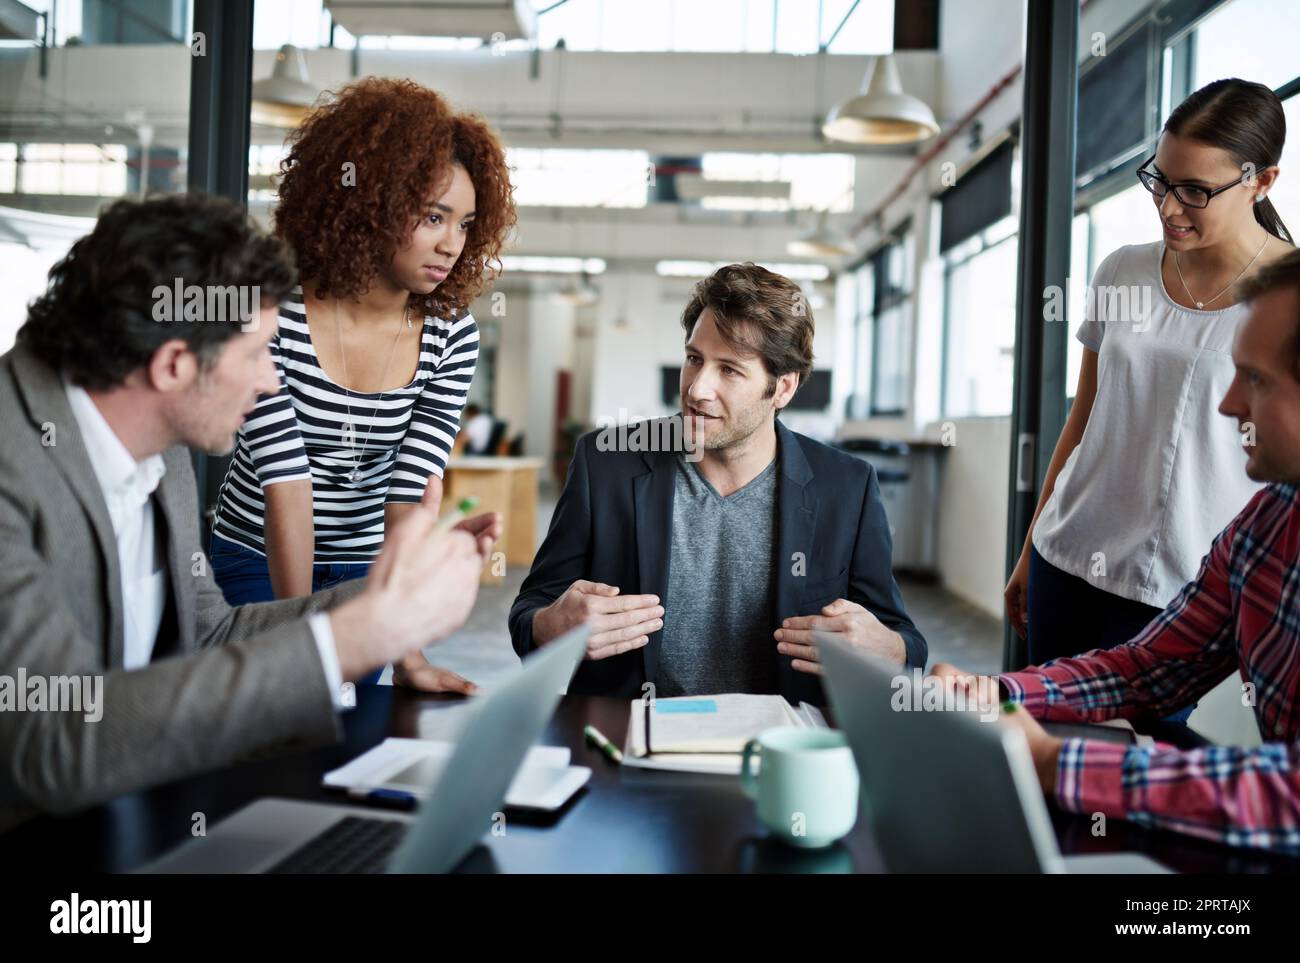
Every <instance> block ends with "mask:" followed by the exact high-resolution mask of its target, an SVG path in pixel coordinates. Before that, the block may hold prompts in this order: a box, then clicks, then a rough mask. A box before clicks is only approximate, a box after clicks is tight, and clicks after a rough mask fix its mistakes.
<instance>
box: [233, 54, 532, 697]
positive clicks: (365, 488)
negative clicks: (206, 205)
mask: <svg viewBox="0 0 1300 963" xmlns="http://www.w3.org/2000/svg"><path fill="white" fill-rule="evenodd" d="M289 145H290V148H289V153H288V156H287V157H286V158H285V159H284V161H283V162H282V163H281V168H280V170H281V176H280V184H279V205H278V207H277V209H276V212H275V230H276V233H277V234H278V235H279V236H280V237H282V238H284V239H285V240H287V241H288V242H289V243H290V245H291V246H292V247H293V249H294V252H295V253H296V255H297V259H298V268H299V271H300V273H301V276H302V284H301V285H300V287H299V288H297V289H296V290H295V291H294V292H293V293H292V294H290V295H289V297H288V298H287V299H286V300H285V301H284V302H283V304H282V305H281V308H280V316H279V330H278V332H277V333H276V335H275V336H274V338H273V339H272V340H271V343H270V345H271V352H272V355H273V357H274V359H275V362H276V365H277V367H278V368H279V370H280V377H281V389H280V392H279V393H278V394H276V395H273V396H266V397H263V398H262V399H261V401H260V402H259V404H258V406H257V409H256V410H255V411H254V412H253V414H252V415H250V416H249V418H248V420H247V421H246V422H245V424H244V426H243V428H242V429H241V430H240V433H239V438H238V441H237V444H236V447H235V451H234V454H233V456H232V459H231V463H230V469H229V471H228V472H227V474H226V478H225V481H224V482H223V484H222V489H221V496H220V498H219V500H218V503H217V514H216V520H215V522H214V526H213V537H212V552H211V555H212V566H213V570H214V574H215V576H216V579H217V582H218V583H219V584H220V585H221V587H222V590H223V592H224V593H225V595H226V598H227V600H228V601H229V602H230V603H231V604H240V603H245V602H254V601H265V600H269V599H272V598H288V597H292V596H297V595H306V594H309V593H311V592H313V591H318V590H320V589H322V588H325V587H327V586H329V585H333V584H337V583H338V582H342V581H346V580H349V579H354V578H360V577H362V576H364V575H365V574H366V572H367V571H368V569H369V567H370V564H371V562H372V561H373V560H374V559H375V557H376V556H377V555H378V553H379V549H380V546H381V545H382V543H383V538H384V532H385V530H386V529H387V528H388V526H390V525H393V524H394V523H396V522H397V520H398V519H400V518H401V517H402V515H403V514H404V513H405V512H407V511H409V510H410V509H411V507H412V506H413V505H415V504H417V503H419V502H420V501H421V500H422V499H423V500H424V502H425V504H427V505H431V506H432V507H433V508H434V510H435V511H436V510H437V507H438V503H439V502H440V501H441V497H442V473H443V468H444V467H445V465H446V460H447V457H448V453H449V451H450V449H451V445H452V442H453V441H454V439H455V437H456V431H457V427H458V425H459V421H460V415H461V409H462V408H463V407H464V404H465V399H466V395H467V393H468V391H469V386H470V381H471V380H472V378H473V376H474V367H475V363H476V361H477V358H478V329H477V326H476V325H475V323H474V319H473V318H472V317H471V316H470V314H469V311H468V308H469V304H470V302H471V301H472V300H473V299H474V298H475V297H476V296H477V295H478V294H480V293H481V292H482V291H483V290H484V289H485V288H486V286H487V284H488V283H489V281H490V278H491V276H492V275H493V274H495V272H496V271H497V270H499V268H500V260H499V258H500V253H501V250H502V248H503V246H504V244H505V242H506V239H507V235H508V233H509V232H510V230H511V229H512V228H513V226H514V223H515V205H514V201H513V199H512V196H511V186H510V178H509V168H508V166H507V164H506V159H505V151H504V150H503V149H502V147H501V144H500V141H499V140H498V139H497V137H496V135H495V134H494V133H493V132H492V131H491V130H490V129H489V128H488V126H487V124H486V123H484V122H483V120H481V119H480V118H478V117H475V116H472V115H468V114H461V113H457V112H455V111H454V110H453V109H452V108H451V107H450V106H449V105H448V104H447V102H446V101H445V100H444V99H443V98H442V97H441V96H440V95H438V94H437V93H435V92H434V91H432V90H428V89H427V88H424V87H421V86H420V85H419V84H416V83H413V82H411V81H407V80H388V79H381V78H374V77H371V78H366V79H364V80H361V81H359V82H357V83H355V84H352V85H351V86H349V87H347V88H345V89H344V90H343V91H342V92H341V93H340V94H339V95H338V97H337V98H336V99H334V100H333V101H332V102H329V103H327V104H325V105H324V106H321V107H318V108H317V109H316V110H315V111H313V112H312V114H311V115H309V116H308V118H307V119H306V120H305V121H304V122H303V124H302V126H300V127H299V128H298V129H297V130H295V131H293V132H292V133H291V134H290V135H289ZM470 527H471V528H472V529H473V530H474V531H475V533H476V534H479V535H481V536H483V537H495V535H496V534H499V531H498V530H499V521H498V520H497V518H496V516H483V517H482V518H480V519H475V520H472V522H471V523H470ZM393 668H394V679H395V680H396V681H398V682H402V683H405V684H408V685H412V686H414V687H417V688H422V689H429V690H448V689H450V690H455V691H464V692H470V691H473V688H474V687H473V685H472V683H469V682H467V681H466V680H464V679H462V678H461V677H460V676H458V675H456V674H455V673H451V672H445V671H443V670H440V669H435V668H433V667H432V666H429V665H428V664H427V663H426V662H425V661H424V659H423V657H422V656H419V655H418V654H417V655H416V656H415V657H414V658H412V659H409V660H408V661H407V662H404V663H402V664H400V665H395V666H394V667H393Z"/></svg>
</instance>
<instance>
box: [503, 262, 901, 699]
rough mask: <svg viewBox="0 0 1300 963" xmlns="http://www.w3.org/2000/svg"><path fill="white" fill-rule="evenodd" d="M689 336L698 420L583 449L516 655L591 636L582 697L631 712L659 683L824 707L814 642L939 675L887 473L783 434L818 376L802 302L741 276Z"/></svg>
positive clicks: (780, 281)
mask: <svg viewBox="0 0 1300 963" xmlns="http://www.w3.org/2000/svg"><path fill="white" fill-rule="evenodd" d="M682 325H683V327H684V329H685V334H686V337H687V341H686V357H685V363H684V364H683V366H682V375H681V397H682V413H681V415H679V416H674V417H673V418H669V419H661V420H658V421H651V422H643V423H640V424H639V425H636V426H631V427H621V428H615V427H612V426H611V427H606V428H604V429H602V430H598V431H596V432H593V433H591V434H588V435H586V436H585V437H583V438H582V439H581V440H580V441H579V443H578V445H577V448H576V450H575V453H574V459H573V463H572V465H571V466H570V469H569V476H568V480H567V482H566V484H565V488H564V491H563V493H562V494H561V496H560V499H559V503H558V504H557V506H556V510H555V515H554V517H553V518H552V520H551V527H550V531H549V532H548V533H547V536H546V540H545V541H544V542H543V544H542V547H541V549H540V550H539V551H538V553H537V557H536V558H535V559H534V561H533V566H532V570H531V571H530V572H529V574H528V577H527V578H526V579H525V580H524V583H523V586H522V587H521V589H520V592H519V595H518V597H517V598H516V599H515V602H514V605H513V606H512V608H511V611H510V619H509V622H510V634H511V638H512V640H513V642H514V646H515V650H516V651H517V652H518V653H519V654H520V655H524V654H526V653H527V652H529V651H530V650H532V649H534V648H536V647H538V646H540V645H545V644H546V643H547V642H549V641H551V640H553V639H555V638H558V637H559V636H560V635H562V634H563V633H564V632H565V631H567V630H568V629H569V628H571V627H572V626H574V625H577V624H580V623H582V622H589V623H590V624H591V627H592V637H591V642H590V644H589V646H588V651H587V657H586V659H585V660H584V661H583V663H582V665H581V666H580V667H579V669H578V672H577V674H576V675H575V676H574V679H573V681H572V683H571V684H570V687H569V691H570V692H572V693H579V694H586V695H610V696H620V697H625V698H637V697H640V696H642V695H643V694H644V693H645V692H646V691H649V690H648V688H647V683H649V684H652V685H653V687H654V688H653V690H652V691H653V694H654V695H656V696H660V697H663V696H673V695H690V694H702V693H707V692H728V691H743V692H779V693H780V694H782V695H784V696H786V697H787V698H788V699H790V700H791V701H795V702H797V701H799V700H806V701H809V702H812V703H814V704H824V703H825V696H824V694H823V691H822V687H821V684H820V680H819V678H818V676H819V675H820V674H821V671H822V667H821V663H820V662H819V660H818V658H817V650H816V646H815V644H814V642H813V638H812V633H813V631H814V630H821V631H829V632H836V633H840V634H842V635H844V636H845V637H846V638H847V639H849V640H850V641H851V642H852V643H853V644H854V645H856V646H859V647H861V648H863V649H866V650H869V651H871V652H873V653H874V654H876V655H878V656H880V657H882V658H886V659H889V660H891V661H893V662H896V663H897V664H898V665H899V666H903V665H907V666H915V667H923V666H924V665H925V660H926V643H925V639H924V638H922V636H921V634H920V632H918V631H917V629H916V627H915V626H914V625H913V624H912V621H911V619H910V618H909V617H908V615H907V612H906V611H905V609H904V607H903V601H902V598H901V597H900V595H899V591H898V586H897V585H896V583H895V582H894V578H893V574H892V571H891V567H890V551H891V540H890V535H889V524H888V521H887V520H886V518H885V511H884V508H883V506H882V504H881V501H880V492H879V488H878V486H877V483H876V477H875V471H874V469H872V467H871V466H870V465H868V464H867V463H866V462H864V461H861V460H860V459H858V458H855V457H853V456H851V455H848V454H845V453H844V452H841V451H837V450H835V449H833V448H830V447H827V446H826V445H823V444H820V443H819V442H816V441H813V440H812V439H810V438H807V437H805V436H803V435H800V434H798V433H797V432H794V431H791V430H790V429H789V428H787V427H785V426H784V425H783V424H781V422H780V421H779V420H778V418H777V415H778V413H779V412H780V410H781V409H782V408H783V407H784V406H785V405H787V404H788V403H789V401H790V398H791V397H792V396H793V395H794V392H795V390H796V389H797V388H798V386H799V385H800V384H801V383H802V382H803V380H804V379H805V378H806V377H807V375H808V373H809V371H811V369H812V335H813V320H812V312H811V310H810V308H809V307H808V305H807V303H806V301H805V300H804V298H803V295H802V292H801V291H800V289H799V288H798V286H797V285H795V284H793V283H792V282H791V281H789V280H788V279H786V278H784V277H781V276H780V275H777V274H773V273H772V272H770V271H766V270H764V269H763V268H761V267H756V266H755V265H752V264H744V265H730V266H728V267H725V268H722V269H720V270H719V271H717V272H716V273H715V274H714V275H713V276H711V277H710V278H708V279H706V280H704V281H702V282H701V283H700V284H699V285H697V287H696V290H695V294H694V296H693V297H692V299H691V301H690V303H689V304H688V305H687V307H686V309H685V311H684V312H683V315H682Z"/></svg>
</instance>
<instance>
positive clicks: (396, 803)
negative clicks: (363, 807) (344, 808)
mask: <svg viewBox="0 0 1300 963" xmlns="http://www.w3.org/2000/svg"><path fill="white" fill-rule="evenodd" d="M357 796H358V797H359V798H361V799H364V800H365V801H366V802H371V803H378V804H379V805H381V806H390V807H392V808H394V809H414V808H415V806H416V804H417V803H418V802H419V800H418V799H417V798H416V797H415V796H413V795H412V794H411V793H409V792H402V791H401V790H400V789H371V790H369V791H366V792H364V793H358V794H357Z"/></svg>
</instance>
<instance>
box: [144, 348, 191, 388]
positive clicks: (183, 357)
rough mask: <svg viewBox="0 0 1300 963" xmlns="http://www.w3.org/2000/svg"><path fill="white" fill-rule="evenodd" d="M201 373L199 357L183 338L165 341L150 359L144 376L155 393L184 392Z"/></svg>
mask: <svg viewBox="0 0 1300 963" xmlns="http://www.w3.org/2000/svg"><path fill="white" fill-rule="evenodd" d="M198 373H199V356H198V355H197V354H195V353H194V352H193V351H192V350H190V346H189V345H188V344H186V343H185V341H183V340H182V339H181V338H172V339H170V340H168V341H164V342H163V343H162V344H160V345H159V346H158V347H157V348H156V349H154V353H153V355H152V356H151V357H150V358H149V363H148V364H147V365H145V369H144V374H145V380H146V381H147V384H148V387H150V388H152V389H153V390H154V391H164V392H171V391H184V390H185V389H187V388H189V387H190V385H192V384H193V383H194V380H195V378H197V377H198Z"/></svg>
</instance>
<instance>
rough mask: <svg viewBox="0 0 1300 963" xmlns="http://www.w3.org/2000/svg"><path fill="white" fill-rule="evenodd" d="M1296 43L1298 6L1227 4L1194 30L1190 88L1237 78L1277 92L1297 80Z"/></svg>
mask: <svg viewBox="0 0 1300 963" xmlns="http://www.w3.org/2000/svg"><path fill="white" fill-rule="evenodd" d="M1297 40H1300V4H1296V3H1294V2H1292V0H1229V2H1228V3H1224V4H1223V5H1222V6H1220V7H1219V8H1218V9H1216V10H1215V11H1214V12H1213V13H1212V14H1210V15H1209V16H1208V17H1206V18H1205V19H1204V20H1202V21H1201V22H1200V23H1199V24H1197V26H1196V47H1195V54H1194V55H1193V58H1192V88H1193V89H1195V88H1197V87H1203V86H1205V85H1206V84H1208V83H1210V82H1211V81H1213V80H1219V79H1221V78H1223V77H1240V78H1242V79H1243V80H1253V81H1255V82H1256V83H1260V84H1267V85H1268V86H1270V87H1272V88H1274V89H1277V88H1278V87H1281V86H1282V85H1283V84H1285V83H1286V82H1287V81H1289V80H1291V79H1292V78H1294V77H1297V76H1300V43H1297V42H1296V41H1297ZM1293 136H1294V135H1293Z"/></svg>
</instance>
